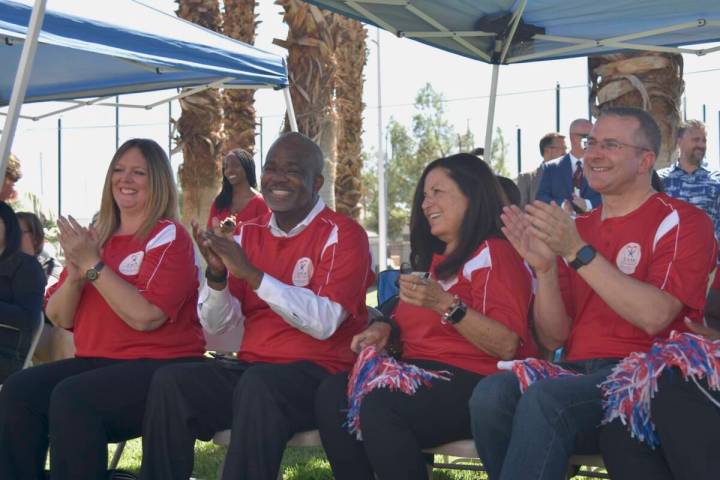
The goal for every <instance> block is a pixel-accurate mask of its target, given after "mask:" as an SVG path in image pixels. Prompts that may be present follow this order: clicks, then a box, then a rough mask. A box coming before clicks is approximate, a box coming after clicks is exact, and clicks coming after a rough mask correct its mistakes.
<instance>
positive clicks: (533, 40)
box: [307, 0, 720, 64]
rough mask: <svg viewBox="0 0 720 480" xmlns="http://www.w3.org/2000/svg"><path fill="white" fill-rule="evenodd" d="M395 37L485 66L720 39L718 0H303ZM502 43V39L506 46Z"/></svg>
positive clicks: (663, 48) (661, 48) (666, 48)
mask: <svg viewBox="0 0 720 480" xmlns="http://www.w3.org/2000/svg"><path fill="white" fill-rule="evenodd" d="M307 1H308V2H309V3H313V4H315V5H317V6H319V7H323V8H328V9H330V10H333V11H335V12H338V13H342V14H343V15H346V16H349V17H352V18H355V19H358V20H361V21H363V22H365V23H370V24H372V25H376V26H378V27H380V28H382V29H384V30H387V31H389V32H391V33H393V34H395V35H398V36H402V37H407V38H412V39H415V40H418V41H420V42H423V43H426V44H429V45H432V46H434V47H437V48H441V49H443V50H447V51H450V52H454V53H457V54H459V55H463V56H466V57H469V58H474V59H477V60H481V61H484V62H488V63H501V64H504V63H518V62H528V61H534V60H552V59H559V58H569V57H578V56H586V55H599V54H604V53H608V52H613V51H618V50H628V49H630V50H654V51H669V52H676V53H696V54H699V55H702V54H705V53H709V52H710V51H714V50H720V47H718V48H712V49H706V50H699V49H688V48H678V47H679V46H681V45H691V44H699V43H711V42H716V41H720V1H718V0H682V1H678V0H602V1H598V0H307ZM508 40H509V41H508Z"/></svg>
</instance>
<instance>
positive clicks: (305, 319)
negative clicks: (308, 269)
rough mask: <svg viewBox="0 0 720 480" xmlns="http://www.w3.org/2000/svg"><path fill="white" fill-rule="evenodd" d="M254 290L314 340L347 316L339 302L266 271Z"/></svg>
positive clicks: (275, 310) (322, 337) (333, 330)
mask: <svg viewBox="0 0 720 480" xmlns="http://www.w3.org/2000/svg"><path fill="white" fill-rule="evenodd" d="M255 293H257V295H258V296H259V297H260V298H261V299H262V300H263V301H265V302H266V303H267V304H268V305H269V306H270V308H271V309H272V311H273V312H275V313H277V314H278V315H280V316H281V317H282V318H283V319H284V320H285V321H286V322H288V323H289V324H290V325H292V326H294V327H295V328H297V329H298V330H300V331H301V332H304V333H307V334H308V335H310V336H311V337H313V338H317V339H318V340H325V339H327V338H330V337H331V336H332V334H333V333H335V331H336V330H337V329H338V327H340V325H341V324H342V322H343V320H345V317H347V311H345V309H344V308H343V307H342V305H340V304H339V303H337V302H333V301H332V300H330V299H329V298H327V297H321V296H319V295H316V294H315V293H313V291H312V290H309V289H307V288H303V287H295V286H292V285H288V284H286V283H283V282H281V281H280V280H278V279H276V278H274V277H272V276H271V275H268V274H267V273H265V274H263V279H262V282H260V286H259V287H258V289H257V290H255Z"/></svg>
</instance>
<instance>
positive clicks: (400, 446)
mask: <svg viewBox="0 0 720 480" xmlns="http://www.w3.org/2000/svg"><path fill="white" fill-rule="evenodd" d="M412 363H413V364H415V365H417V366H419V367H422V368H425V369H430V370H448V371H450V372H452V373H453V375H452V377H451V380H450V381H444V380H434V381H433V382H432V387H431V388H427V387H424V386H420V387H419V388H418V390H417V391H416V392H415V394H414V395H412V396H409V395H406V394H404V393H402V392H399V391H394V392H393V391H390V390H388V389H385V388H378V389H376V390H373V391H372V392H371V393H370V394H368V395H367V396H366V397H365V398H364V399H363V403H362V406H361V409H360V425H361V430H362V436H363V441H358V440H356V439H355V436H354V435H351V434H350V433H348V431H347V429H346V427H345V426H343V424H344V423H345V421H346V412H347V393H346V390H347V382H348V374H347V373H346V374H338V375H334V376H332V377H330V378H328V379H327V380H326V381H325V382H323V384H322V385H321V386H320V388H319V389H318V393H317V397H316V402H315V411H316V416H317V419H318V427H319V429H320V437H321V438H322V443H323V447H324V448H325V452H326V453H327V456H328V459H329V460H330V465H331V467H332V470H333V473H334V475H335V478H337V479H338V480H374V479H375V477H374V475H375V474H376V475H377V478H378V479H379V480H402V479H426V478H427V463H426V459H425V456H424V455H423V453H422V449H424V448H431V447H436V446H438V445H442V444H444V443H448V442H452V441H455V440H462V439H469V438H472V433H471V431H470V412H469V409H468V400H469V399H470V395H471V394H472V391H473V388H475V385H476V384H477V383H478V382H479V381H480V380H481V379H482V378H483V377H482V375H479V374H476V373H473V372H469V371H467V370H462V369H459V368H456V367H451V366H449V365H445V364H442V363H439V362H433V361H429V360H413V361H412Z"/></svg>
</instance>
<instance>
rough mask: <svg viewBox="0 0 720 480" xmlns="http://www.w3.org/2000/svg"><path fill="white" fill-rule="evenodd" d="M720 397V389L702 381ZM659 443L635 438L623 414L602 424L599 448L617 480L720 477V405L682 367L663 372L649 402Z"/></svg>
mask: <svg viewBox="0 0 720 480" xmlns="http://www.w3.org/2000/svg"><path fill="white" fill-rule="evenodd" d="M698 383H700V385H702V387H703V388H704V389H705V390H707V391H709V392H710V393H711V396H712V397H713V398H714V399H715V401H718V402H720V393H719V392H716V391H711V390H709V388H708V387H707V383H706V382H705V381H701V382H698ZM651 418H652V420H653V422H654V423H655V427H656V429H657V433H658V436H659V437H660V446H659V447H657V448H655V449H654V450H652V449H650V448H649V447H648V446H647V445H646V444H645V443H641V442H640V441H638V440H637V439H634V438H631V437H630V433H629V432H628V430H627V427H625V426H624V425H623V424H622V423H621V422H620V421H619V420H616V421H614V422H612V423H611V424H609V425H607V426H605V427H603V428H602V430H601V433H600V448H601V450H602V454H603V457H604V459H605V465H606V466H607V469H608V473H610V476H611V477H612V478H613V480H625V479H627V480H637V479H639V478H652V479H653V480H665V479H667V480H673V479H674V480H717V478H720V455H719V454H718V452H719V451H720V450H719V449H720V408H718V406H717V405H715V404H714V403H713V402H712V401H711V400H710V399H708V398H707V397H706V396H705V394H703V393H702V391H701V390H700V389H699V388H698V387H697V385H695V383H694V382H693V381H692V380H690V381H685V380H684V379H683V377H682V375H681V374H680V372H679V370H677V369H672V370H669V371H667V372H666V373H664V374H663V375H662V376H661V377H660V379H659V381H658V391H657V393H656V394H655V398H654V399H653V400H652V403H651Z"/></svg>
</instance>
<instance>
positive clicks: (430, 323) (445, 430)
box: [315, 154, 531, 480]
mask: <svg viewBox="0 0 720 480" xmlns="http://www.w3.org/2000/svg"><path fill="white" fill-rule="evenodd" d="M500 189H501V187H500V185H499V183H498V181H497V180H496V178H495V175H494V174H493V173H492V171H491V170H490V168H489V167H488V165H487V164H486V163H485V162H483V161H482V160H480V159H479V158H477V157H476V156H474V155H470V154H457V155H452V156H450V157H446V158H441V159H438V160H435V161H434V162H432V163H430V164H429V165H428V166H427V167H426V168H425V170H424V172H423V174H422V176H421V177H420V181H419V183H418V186H417V189H416V191H415V197H414V200H413V209H412V217H411V220H410V243H411V246H412V252H411V260H412V265H413V268H414V269H415V270H417V271H427V272H430V277H429V278H427V279H424V278H423V277H422V276H420V275H414V274H405V275H401V276H400V301H399V303H398V306H397V307H396V309H395V311H394V314H393V318H394V321H395V323H396V324H397V326H398V328H399V331H400V338H401V341H402V345H403V360H404V361H406V362H409V363H412V364H414V365H417V366H419V367H422V368H425V369H431V370H444V371H448V372H450V373H451V374H452V375H451V378H450V380H449V381H443V380H433V382H432V386H431V388H427V387H422V386H421V387H420V388H419V389H418V390H417V392H416V393H415V394H414V395H412V396H409V395H406V394H405V393H402V392H400V391H390V390H388V389H382V388H379V389H375V390H373V391H371V392H370V393H369V394H368V395H367V396H366V397H365V398H364V400H363V403H362V408H361V410H360V419H361V428H362V437H363V441H358V440H356V438H355V435H354V434H350V433H348V431H347V429H346V427H345V426H344V423H345V422H346V411H347V396H346V390H347V381H348V374H347V373H345V374H340V375H335V376H333V377H330V378H329V379H328V380H326V381H325V382H323V384H322V385H321V386H320V388H319V389H318V392H317V394H316V395H315V399H316V400H315V405H316V416H317V420H318V426H319V428H320V436H321V438H322V442H323V447H324V448H325V451H326V452H327V455H328V459H329V460H330V465H331V466H332V469H333V473H334V474H335V477H336V478H342V479H343V480H347V479H362V480H370V479H373V478H375V476H374V475H377V478H379V479H380V480H384V479H397V478H426V475H427V470H426V463H425V458H424V456H423V454H422V449H423V448H428V447H434V446H437V445H441V444H443V443H447V442H450V441H454V440H460V439H463V438H470V435H471V432H470V415H469V412H468V399H469V398H470V394H471V393H472V390H473V388H474V386H475V385H476V384H477V382H478V381H479V380H480V379H481V378H483V377H484V376H486V375H490V374H492V373H495V372H496V371H497V362H498V360H501V359H503V360H509V359H512V358H514V357H515V356H516V353H517V351H518V349H519V348H520V346H521V344H523V343H524V342H528V341H530V339H529V338H528V337H527V333H528V326H527V314H528V306H529V303H530V297H531V279H530V275H529V273H528V270H527V269H526V268H525V266H524V265H523V261H522V259H521V258H520V256H519V255H518V254H517V253H516V252H515V251H514V250H513V248H512V246H511V245H510V243H508V242H507V241H506V240H505V239H504V237H503V235H502V233H501V231H500V228H501V223H500V212H501V209H502V207H503V203H504V202H503V200H502V199H501V193H500V191H501V190H500ZM390 330H391V325H390V324H388V323H386V322H375V323H373V324H372V325H371V326H370V327H369V328H367V329H366V330H365V331H364V332H362V333H360V334H358V335H356V336H355V337H354V338H353V341H352V349H353V350H354V351H356V352H359V351H361V350H362V349H363V348H365V347H367V346H371V345H372V346H375V347H376V348H377V349H383V348H384V347H385V346H386V344H387V341H388V338H389V336H390Z"/></svg>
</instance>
